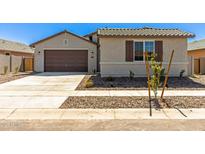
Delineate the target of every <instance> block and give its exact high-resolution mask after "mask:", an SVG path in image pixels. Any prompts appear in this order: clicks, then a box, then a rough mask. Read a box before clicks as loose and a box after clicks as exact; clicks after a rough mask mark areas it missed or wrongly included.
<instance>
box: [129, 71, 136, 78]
mask: <svg viewBox="0 0 205 154" xmlns="http://www.w3.org/2000/svg"><path fill="white" fill-rule="evenodd" d="M129 72H130V75H129V78H130V80H132V79H133V78H134V76H135V74H134V72H132V71H131V70H130V71H129Z"/></svg>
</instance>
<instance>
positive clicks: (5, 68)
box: [4, 66, 8, 75]
mask: <svg viewBox="0 0 205 154" xmlns="http://www.w3.org/2000/svg"><path fill="white" fill-rule="evenodd" d="M7 73H8V66H4V75H6V74H7Z"/></svg>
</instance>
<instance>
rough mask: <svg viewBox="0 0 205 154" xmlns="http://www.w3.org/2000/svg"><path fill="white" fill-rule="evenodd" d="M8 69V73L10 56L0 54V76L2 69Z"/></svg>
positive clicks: (2, 72)
mask: <svg viewBox="0 0 205 154" xmlns="http://www.w3.org/2000/svg"><path fill="white" fill-rule="evenodd" d="M5 66H7V67H8V72H10V56H6V55H1V54H0V74H4V67H5Z"/></svg>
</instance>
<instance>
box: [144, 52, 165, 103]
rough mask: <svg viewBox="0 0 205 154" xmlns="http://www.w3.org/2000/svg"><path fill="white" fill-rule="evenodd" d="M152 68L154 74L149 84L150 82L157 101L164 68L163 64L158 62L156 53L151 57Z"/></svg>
mask: <svg viewBox="0 0 205 154" xmlns="http://www.w3.org/2000/svg"><path fill="white" fill-rule="evenodd" d="M147 60H148V59H147ZM150 68H151V70H152V73H153V74H152V76H151V79H150V81H149V82H150V87H151V89H152V91H153V92H154V97H155V101H156V100H157V94H158V88H159V86H160V77H161V73H162V70H163V68H162V66H161V64H160V63H159V62H157V61H156V55H155V54H154V53H153V54H152V55H151V56H150Z"/></svg>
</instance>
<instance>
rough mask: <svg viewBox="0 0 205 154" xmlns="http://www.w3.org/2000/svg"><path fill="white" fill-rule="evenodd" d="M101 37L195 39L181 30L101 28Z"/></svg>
mask: <svg viewBox="0 0 205 154" xmlns="http://www.w3.org/2000/svg"><path fill="white" fill-rule="evenodd" d="M98 35H99V36H135V37H136V36H138V37H146V36H148V37H185V38H188V37H194V36H195V35H194V34H192V33H189V32H184V31H182V30H179V29H158V28H149V27H144V28H139V29H137V28H135V29H130V28H101V29H98Z"/></svg>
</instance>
